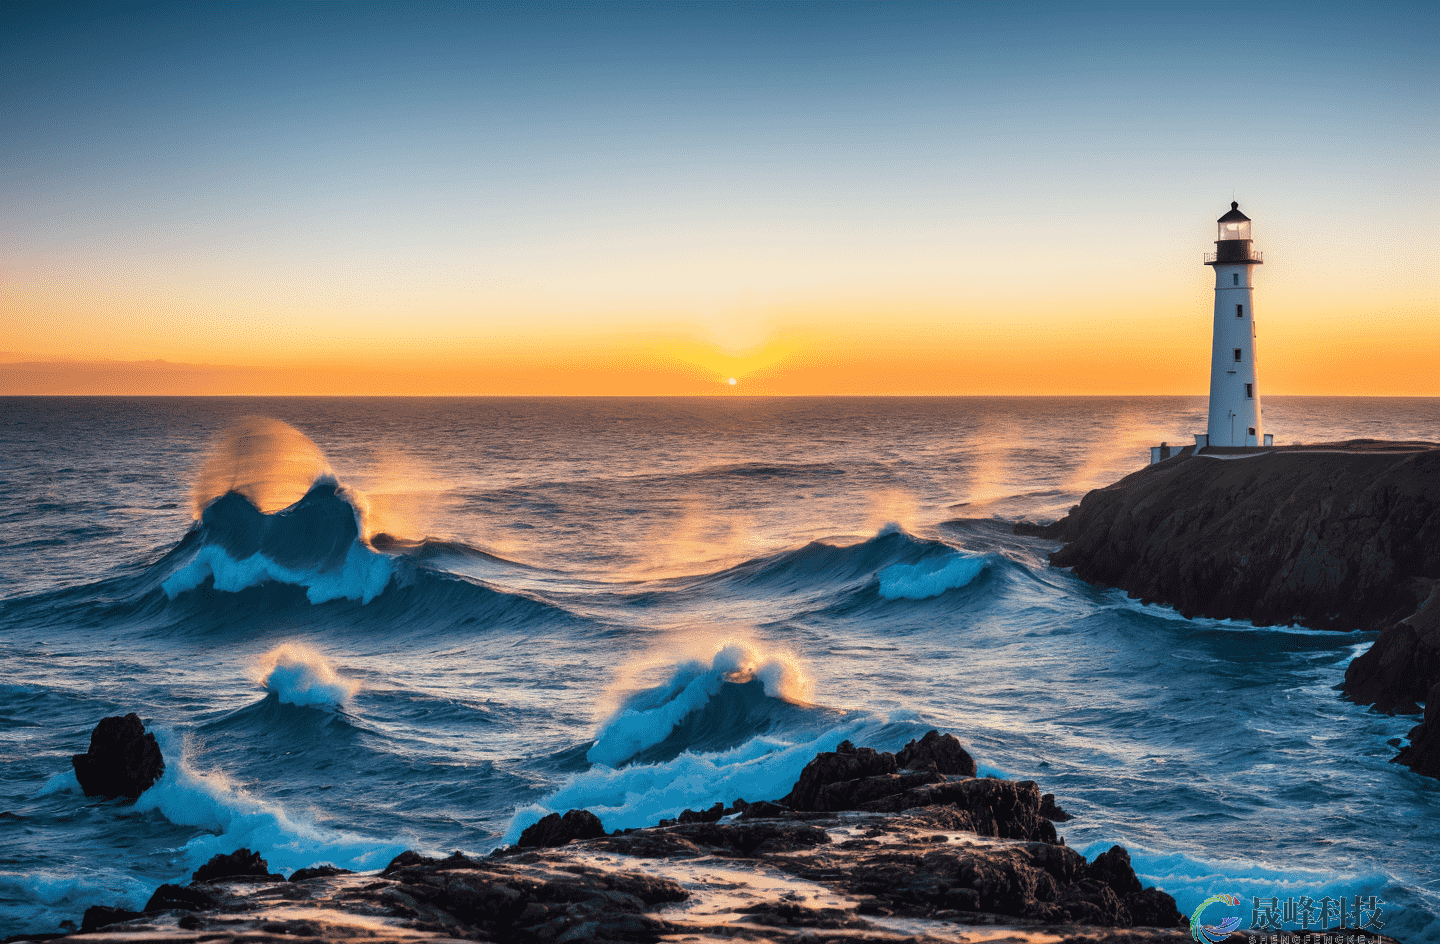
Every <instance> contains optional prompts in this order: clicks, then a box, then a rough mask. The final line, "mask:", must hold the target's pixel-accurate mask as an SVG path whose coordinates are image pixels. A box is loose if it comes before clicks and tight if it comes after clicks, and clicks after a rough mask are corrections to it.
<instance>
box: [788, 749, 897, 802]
mask: <svg viewBox="0 0 1440 944" xmlns="http://www.w3.org/2000/svg"><path fill="white" fill-rule="evenodd" d="M897 769H898V768H897V766H896V764H895V755H894V754H891V753H890V752H889V751H877V750H875V749H874V748H870V747H862V748H859V749H857V748H855V746H854V745H852V744H851V743H850V742H849V741H845V742H844V743H843V744H841V745H840V746H839V747H838V748H837V749H835V750H834V751H823V752H821V753H819V754H816V755H815V759H814V760H812V761H810V763H808V764H806V765H805V769H804V770H802V771H801V772H800V779H799V780H797V781H795V786H794V787H793V788H791V790H790V792H789V793H788V794H786V795H785V796H784V797H783V798H781V800H780V801H779V802H780V803H781V805H783V806H788V807H789V808H790V809H792V810H828V809H848V808H849V807H848V806H847V805H844V804H847V803H848V802H849V801H848V799H845V798H841V797H838V796H836V795H835V794H834V792H833V791H832V792H831V794H830V795H828V796H827V795H826V788H827V787H829V786H831V785H832V784H851V783H855V782H857V781H860V780H864V779H867V778H870V777H882V776H889V775H891V774H894V773H895V771H896V770H897ZM832 803H838V804H841V805H830V804H832Z"/></svg>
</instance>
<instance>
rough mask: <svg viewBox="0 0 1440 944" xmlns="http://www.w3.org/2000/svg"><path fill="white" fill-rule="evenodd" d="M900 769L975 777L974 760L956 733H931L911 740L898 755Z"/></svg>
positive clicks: (897, 760) (897, 762)
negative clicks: (916, 739)
mask: <svg viewBox="0 0 1440 944" xmlns="http://www.w3.org/2000/svg"><path fill="white" fill-rule="evenodd" d="M895 763H896V764H897V765H899V767H900V769H901V770H933V771H935V772H936V773H941V774H957V775H959V776H962V777H973V776H975V772H976V769H977V768H976V766H975V758H973V757H971V756H970V754H969V752H968V751H966V750H965V748H964V747H962V746H961V745H960V739H959V738H957V737H956V736H955V735H953V734H941V733H940V732H939V731H930V732H928V733H927V734H926V735H925V736H924V737H923V738H921V739H920V740H918V741H911V742H910V743H909V744H906V745H905V746H904V747H903V748H901V749H900V751H899V753H897V754H896V755H895Z"/></svg>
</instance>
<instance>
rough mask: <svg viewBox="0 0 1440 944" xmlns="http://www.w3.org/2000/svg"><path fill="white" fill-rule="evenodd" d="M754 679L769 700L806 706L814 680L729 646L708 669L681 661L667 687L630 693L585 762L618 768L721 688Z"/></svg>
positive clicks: (776, 659) (792, 665) (786, 661)
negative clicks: (781, 700)
mask: <svg viewBox="0 0 1440 944" xmlns="http://www.w3.org/2000/svg"><path fill="white" fill-rule="evenodd" d="M752 679H758V680H759V681H760V682H761V683H763V685H764V687H765V694H766V695H769V696H770V697H771V698H780V699H783V700H785V701H790V702H796V703H803V702H805V701H806V700H808V698H809V695H810V680H809V678H808V677H807V676H806V675H805V673H804V671H803V670H802V669H801V668H800V666H799V664H798V663H796V662H795V661H794V660H793V659H790V658H788V657H786V656H780V655H773V654H768V653H763V652H760V651H759V650H758V649H755V648H753V647H751V646H748V645H746V644H744V643H739V642H727V643H726V644H725V645H723V646H722V647H721V648H720V650H719V651H718V652H716V653H715V655H714V656H713V657H712V658H711V660H710V663H709V664H708V665H707V664H705V663H704V662H702V661H700V660H694V661H690V662H685V663H682V664H681V665H679V666H677V667H676V668H675V670H674V672H673V673H672V674H671V676H670V678H669V680H668V681H667V682H666V683H665V684H664V685H661V686H658V687H656V688H653V689H650V690H648V691H644V692H639V693H637V694H635V695H632V696H631V697H630V699H629V700H628V701H627V702H626V703H625V705H624V706H623V707H622V708H621V709H620V710H619V711H618V712H616V713H615V714H614V715H612V716H611V717H610V718H609V719H607V720H606V721H605V723H604V724H603V725H602V726H601V729H600V733H599V734H598V736H597V737H596V740H595V745H594V746H593V747H591V748H590V752H589V753H588V754H587V755H586V758H587V759H588V760H589V761H590V762H591V763H595V764H604V765H606V766H609V767H618V766H619V765H620V764H623V763H624V762H625V761H627V760H629V759H630V758H631V757H634V756H635V755H636V754H638V753H639V752H640V751H643V750H644V749H645V748H647V747H652V746H654V745H656V744H659V743H660V742H661V741H664V740H665V739H666V738H667V737H669V736H670V732H672V731H674V730H675V726H676V725H678V724H680V722H682V721H683V720H684V719H685V718H686V716H688V715H690V714H692V713H693V712H696V711H700V710H702V709H703V708H704V707H705V705H706V704H707V703H708V702H709V701H710V699H712V698H714V697H715V696H716V695H717V694H718V693H719V692H720V688H721V686H723V685H725V684H727V683H744V682H749V681H751V680H752Z"/></svg>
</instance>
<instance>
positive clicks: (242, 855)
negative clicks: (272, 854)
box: [190, 849, 283, 882]
mask: <svg viewBox="0 0 1440 944" xmlns="http://www.w3.org/2000/svg"><path fill="white" fill-rule="evenodd" d="M235 876H260V877H264V878H269V877H270V865H269V863H267V862H266V861H265V860H264V859H262V858H261V857H260V853H258V852H251V851H250V850H249V849H236V850H235V851H234V852H232V853H230V854H229V855H226V854H224V853H218V854H216V855H214V856H212V857H211V858H210V861H209V862H206V863H205V864H204V865H202V866H200V868H198V869H196V870H195V874H194V875H191V876H190V881H192V882H213V881H215V880H216V879H222V878H231V877H235ZM282 878H283V877H282Z"/></svg>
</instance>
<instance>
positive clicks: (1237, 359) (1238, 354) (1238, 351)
mask: <svg viewBox="0 0 1440 944" xmlns="http://www.w3.org/2000/svg"><path fill="white" fill-rule="evenodd" d="M1235 360H1236V362H1237V363H1238V362H1239V360H1240V349H1239V348H1238V347H1237V348H1236V349H1235Z"/></svg>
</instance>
